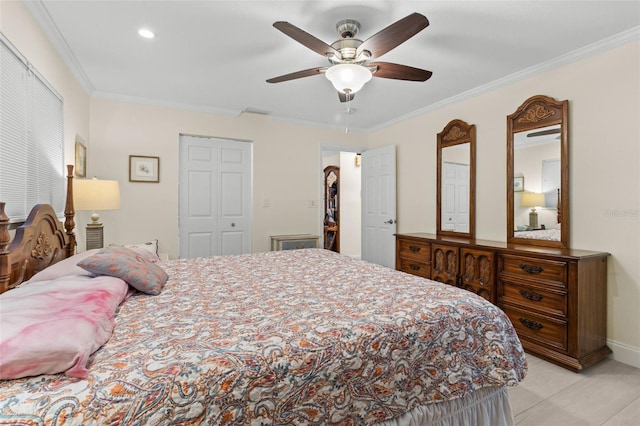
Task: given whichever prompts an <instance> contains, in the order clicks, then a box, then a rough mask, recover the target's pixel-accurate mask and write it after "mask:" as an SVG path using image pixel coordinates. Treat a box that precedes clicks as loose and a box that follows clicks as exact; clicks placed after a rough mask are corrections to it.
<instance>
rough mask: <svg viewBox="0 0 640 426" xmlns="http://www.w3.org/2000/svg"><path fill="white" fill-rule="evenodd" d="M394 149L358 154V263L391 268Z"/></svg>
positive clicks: (393, 214) (393, 217)
mask: <svg viewBox="0 0 640 426" xmlns="http://www.w3.org/2000/svg"><path fill="white" fill-rule="evenodd" d="M395 233H396V147H395V145H389V146H385V147H382V148H377V149H372V150H370V151H365V152H363V153H362V259H364V260H367V261H369V262H373V263H377V264H379V265H383V266H387V267H389V268H395V264H396V243H395Z"/></svg>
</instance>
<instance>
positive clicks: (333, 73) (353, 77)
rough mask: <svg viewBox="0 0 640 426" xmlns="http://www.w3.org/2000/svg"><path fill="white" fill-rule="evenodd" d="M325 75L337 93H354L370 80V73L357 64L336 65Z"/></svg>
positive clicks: (367, 69)
mask: <svg viewBox="0 0 640 426" xmlns="http://www.w3.org/2000/svg"><path fill="white" fill-rule="evenodd" d="M325 75H326V76H327V78H328V79H329V81H330V82H331V84H333V87H335V88H336V90H337V91H339V92H342V93H356V92H357V91H358V90H360V89H362V87H363V86H364V85H365V83H367V82H368V81H369V80H371V76H372V74H371V71H370V70H369V68H367V67H363V66H362V65H357V64H338V65H334V66H332V67H330V68H329V69H328V70H327V71H326V72H325Z"/></svg>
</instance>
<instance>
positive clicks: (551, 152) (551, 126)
mask: <svg viewBox="0 0 640 426" xmlns="http://www.w3.org/2000/svg"><path fill="white" fill-rule="evenodd" d="M568 113H569V101H566V100H565V101H556V100H555V99H553V98H550V97H548V96H543V95H537V96H533V97H531V98H529V99H527V100H526V101H525V102H524V103H523V104H522V105H521V106H520V107H519V108H518V109H517V110H516V112H514V113H513V114H511V115H509V116H508V117H507V242H509V243H517V244H529V245H538V246H547V247H566V248H568V247H569V139H568V127H569V122H568Z"/></svg>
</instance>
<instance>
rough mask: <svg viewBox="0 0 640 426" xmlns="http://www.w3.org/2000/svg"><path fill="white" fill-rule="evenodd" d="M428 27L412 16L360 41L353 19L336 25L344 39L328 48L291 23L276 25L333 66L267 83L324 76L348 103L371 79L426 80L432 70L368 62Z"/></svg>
mask: <svg viewBox="0 0 640 426" xmlns="http://www.w3.org/2000/svg"><path fill="white" fill-rule="evenodd" d="M428 25H429V21H428V20H427V18H426V17H425V16H423V15H421V14H419V13H412V14H410V15H408V16H406V17H404V18H402V19H400V20H399V21H396V22H394V23H393V24H391V25H389V26H388V27H386V28H384V29H382V30H381V31H379V32H378V33H376V34H374V35H373V36H371V37H369V38H368V39H367V40H365V41H361V40H358V39H357V38H355V37H356V35H357V34H358V31H359V30H360V23H359V22H358V21H356V20H353V19H345V20H343V21H340V22H338V23H337V24H336V30H337V31H338V34H340V37H341V38H340V39H339V40H337V41H335V42H333V43H332V44H331V45H328V44H327V43H325V42H323V41H322V40H319V39H318V38H316V37H314V36H312V35H311V34H309V33H307V32H305V31H303V30H301V29H300V28H298V27H296V26H295V25H292V24H290V23H289V22H285V21H278V22H275V23H274V24H273V26H274V27H275V28H277V29H278V30H280V31H282V32H283V33H284V34H286V35H288V36H289V37H291V38H292V39H294V40H296V41H297V42H299V43H301V44H302V45H304V46H306V47H308V48H309V49H311V50H313V51H314V52H316V53H318V54H320V55H322V56H324V57H326V58H327V59H328V61H329V63H331V66H325V67H315V68H310V69H307V70H302V71H297V72H293V73H290V74H285V75H281V76H279V77H274V78H270V79H268V80H267V83H280V82H283V81H288V80H294V79H297V78H302V77H310V76H313V75H318V74H323V73H324V74H325V75H326V77H327V78H328V79H329V80H330V81H331V83H332V84H333V86H334V87H335V89H336V90H337V91H338V97H339V98H340V101H341V102H347V101H350V100H352V99H353V97H354V95H355V93H356V92H357V91H358V90H360V89H361V88H362V87H363V86H364V84H365V83H367V82H368V81H369V80H371V77H381V78H390V79H394V80H408V81H426V80H428V79H429V78H430V77H431V75H432V73H431V71H426V70H423V69H420V68H414V67H410V66H407V65H400V64H394V63H390V62H378V61H376V62H369V61H370V60H371V59H374V58H377V57H379V56H382V55H384V54H385V53H387V52H389V51H390V50H391V49H394V48H395V47H397V46H399V45H400V44H402V43H404V42H405V41H407V40H408V39H410V38H411V37H413V36H414V35H416V34H417V33H419V32H420V31H422V30H423V29H425V28H426V27H427V26H428Z"/></svg>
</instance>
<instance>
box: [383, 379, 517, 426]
mask: <svg viewBox="0 0 640 426" xmlns="http://www.w3.org/2000/svg"><path fill="white" fill-rule="evenodd" d="M513 424H514V421H513V414H512V412H511V403H510V401H509V395H508V393H507V388H506V387H500V388H483V389H480V390H477V391H476V392H474V393H472V394H471V395H468V396H466V397H464V398H461V399H455V400H453V401H444V402H440V403H437V404H429V405H424V406H420V407H417V408H415V409H414V410H413V411H410V412H409V413H406V414H404V415H403V416H401V417H399V418H397V419H394V420H388V421H385V422H382V423H378V425H379V426H426V425H429V426H468V425H474V426H513Z"/></svg>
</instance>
